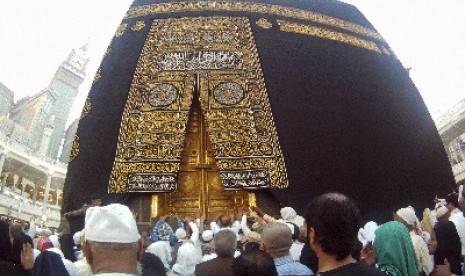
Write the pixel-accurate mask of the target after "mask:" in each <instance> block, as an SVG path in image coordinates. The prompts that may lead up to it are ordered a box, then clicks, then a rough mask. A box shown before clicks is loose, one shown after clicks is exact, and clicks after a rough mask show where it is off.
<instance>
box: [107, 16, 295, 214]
mask: <svg viewBox="0 0 465 276" xmlns="http://www.w3.org/2000/svg"><path fill="white" fill-rule="evenodd" d="M194 95H195V96H194ZM196 105H198V107H196V108H198V110H196V109H191V108H193V107H194V106H196ZM196 112H197V113H201V114H200V115H198V116H201V117H202V118H203V119H202V120H200V121H199V122H197V121H196V120H194V119H192V118H191V119H189V120H190V121H192V120H193V121H194V123H193V124H194V125H195V124H202V127H201V128H198V127H193V128H192V130H191V131H193V132H194V133H195V131H197V130H196V129H201V130H202V131H201V132H202V133H204V134H202V135H204V136H205V137H208V139H207V140H208V141H209V142H208V143H209V145H210V143H211V146H208V147H207V146H206V144H204V143H201V144H200V145H201V146H199V145H197V144H196V143H200V142H196V141H197V140H196V139H194V138H192V137H191V136H192V135H194V134H193V133H190V132H186V128H187V121H188V118H190V117H189V116H192V114H193V113H196ZM195 135H197V134H195ZM202 137H203V136H202ZM201 140H202V139H201ZM202 141H203V140H202ZM210 141H211V142H210ZM187 149H189V150H187ZM186 150H187V151H186ZM203 151H205V152H206V156H205V157H204V159H199V154H200V153H201V152H203ZM183 152H184V153H183ZM181 155H182V158H181ZM202 160H203V161H202ZM213 164H214V165H213ZM190 166H191V167H192V168H191V167H190ZM205 166H206V167H205ZM193 168H195V169H193ZM199 179H200V182H201V183H204V182H205V181H207V182H206V183H208V185H207V186H205V187H206V188H205V190H202V189H198V188H195V189H194V188H192V187H197V186H196V185H197V184H196V185H194V184H193V183H198V181H199ZM181 183H183V185H181ZM189 183H190V184H189ZM221 184H222V185H221ZM287 185H288V181H287V175H286V169H285V165H284V160H283V157H282V153H281V150H280V148H279V143H278V137H277V132H276V128H275V125H274V121H273V117H272V114H271V107H270V104H269V100H268V97H267V94H266V89H265V84H264V79H263V74H262V71H261V68H260V62H259V59H258V55H257V49H256V47H255V43H254V40H253V36H252V33H251V29H250V23H249V21H248V19H247V18H230V17H199V18H180V19H159V20H154V21H153V24H152V27H151V29H150V33H149V35H148V37H147V39H146V42H145V44H144V48H143V50H142V54H141V56H140V58H139V61H138V64H137V67H136V70H135V75H134V78H133V83H132V84H131V88H130V92H129V97H128V100H127V102H126V106H125V109H124V112H123V118H122V123H121V130H120V136H119V138H118V145H117V152H116V158H115V163H114V166H113V170H112V173H111V177H110V183H109V191H110V192H117V193H120V192H127V191H130V192H131V191H132V192H135V191H157V192H172V191H177V192H178V193H180V194H182V196H181V197H179V198H183V200H184V202H182V203H179V205H176V206H177V207H176V208H191V207H193V206H199V204H200V205H201V204H202V202H205V201H208V202H210V201H211V206H206V207H205V208H204V209H202V212H203V213H204V212H207V213H209V212H210V211H212V210H215V208H217V209H222V208H226V207H228V208H230V207H231V206H238V205H237V202H247V201H248V195H244V196H243V195H240V196H238V194H239V193H237V192H232V193H233V194H234V196H231V195H228V196H226V197H224V194H223V190H224V189H225V188H226V189H238V190H239V189H250V188H252V189H253V188H262V187H275V188H283V187H287ZM192 189H194V190H192ZM197 192H200V194H198V195H197V194H196V193H197ZM216 192H218V193H219V194H221V196H219V194H218V195H217V196H215V198H217V199H215V200H218V201H215V200H213V198H209V196H211V195H214V194H215V193H216ZM171 197H173V198H171ZM190 197H191V198H190ZM176 198H178V197H177V196H176V195H175V194H173V195H172V196H171V195H170V196H164V197H160V200H159V202H162V203H163V204H167V206H171V205H170V204H171V203H170V202H171V201H172V200H174V199H176ZM218 198H220V199H218ZM199 202H200V203H199ZM221 202H223V203H221ZM228 202H229V203H228ZM221 204H223V205H221ZM225 204H226V205H225ZM184 205H185V206H184ZM183 206H184V207H183ZM169 208H171V209H172V208H175V207H169ZM202 208H203V207H202ZM208 208H210V209H208ZM207 209H208V210H207ZM160 210H161V209H160Z"/></svg>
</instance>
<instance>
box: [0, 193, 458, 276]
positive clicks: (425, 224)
mask: <svg viewBox="0 0 465 276" xmlns="http://www.w3.org/2000/svg"><path fill="white" fill-rule="evenodd" d="M462 192H463V191H462V190H460V191H459V193H450V194H447V196H445V198H444V199H436V204H435V206H434V208H432V209H425V210H424V212H423V219H422V220H421V221H420V220H419V218H418V217H417V215H416V213H415V210H414V209H413V208H412V207H411V206H408V207H401V208H399V209H398V210H395V211H394V212H393V218H392V221H388V222H385V223H382V224H380V225H378V224H377V223H376V222H373V221H371V222H368V223H366V224H365V225H364V226H363V227H362V225H361V221H360V210H359V209H358V208H357V205H356V203H355V202H354V201H353V200H352V199H350V198H349V197H347V196H345V195H343V194H340V193H327V194H323V195H320V196H317V197H315V198H313V199H312V200H311V201H310V202H309V203H308V206H307V209H306V211H305V213H304V216H300V215H298V214H297V212H296V211H295V210H294V209H293V208H291V207H283V208H282V209H281V210H280V215H281V217H279V218H274V217H272V216H270V215H268V214H266V213H265V212H264V211H262V210H261V209H260V208H258V207H252V208H250V210H247V211H246V212H244V213H243V214H241V215H239V216H236V217H234V216H231V215H228V214H219V215H218V216H217V217H215V218H212V219H211V220H206V219H205V218H201V217H200V216H196V217H185V218H180V217H179V216H177V215H175V216H159V217H158V218H157V219H156V220H155V221H154V224H153V225H152V226H151V227H150V229H142V230H140V228H139V227H138V225H137V223H136V220H135V218H134V214H133V213H132V212H131V210H130V209H129V208H128V207H127V206H124V205H121V204H109V205H106V206H100V204H101V202H98V204H91V205H89V206H87V207H86V208H85V210H84V211H85V212H84V215H85V226H84V229H82V230H81V231H78V232H76V233H74V235H73V236H72V237H71V239H72V240H73V241H74V247H73V249H72V252H73V258H68V257H67V256H65V254H64V253H63V252H64V251H65V249H64V248H63V247H64V246H63V245H61V244H60V241H63V240H64V236H65V234H63V235H60V236H59V235H56V234H52V233H50V232H47V231H37V228H36V226H35V225H34V221H31V222H29V223H20V222H6V221H4V220H1V221H0V238H1V240H0V258H1V261H2V263H1V265H0V269H1V270H0V273H3V274H2V275H31V274H32V275H85V276H87V275H94V274H99V273H110V272H111V273H124V274H125V275H219V274H222V275H245V276H247V275H254V276H259V275H312V274H313V273H314V272H318V273H319V274H320V275H325V273H329V272H331V273H333V274H330V275H386V274H388V275H430V273H431V275H451V274H448V273H455V274H461V273H462V267H461V263H460V262H461V261H462V260H463V256H464V255H465V254H464V253H465V236H464V235H465V232H464V231H465V218H464V216H463V213H462V211H461V208H462V206H464V201H465V200H464V196H463V195H462V194H461V193H462ZM31 233H32V234H31ZM5 273H9V274H5ZM338 273H339V274H338ZM351 273H352V274H351ZM377 273H381V274H377Z"/></svg>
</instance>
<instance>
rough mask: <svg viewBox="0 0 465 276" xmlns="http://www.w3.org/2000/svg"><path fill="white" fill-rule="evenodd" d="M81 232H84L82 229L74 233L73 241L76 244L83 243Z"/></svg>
mask: <svg viewBox="0 0 465 276" xmlns="http://www.w3.org/2000/svg"><path fill="white" fill-rule="evenodd" d="M81 234H82V231H77V232H76V233H74V235H73V241H74V244H75V245H80V244H81Z"/></svg>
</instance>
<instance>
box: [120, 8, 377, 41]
mask: <svg viewBox="0 0 465 276" xmlns="http://www.w3.org/2000/svg"><path fill="white" fill-rule="evenodd" d="M192 11H234V12H253V13H262V14H270V15H277V16H283V17H289V18H294V19H301V20H309V21H312V22H315V23H319V24H324V25H328V26H331V27H336V28H340V29H343V30H346V31H349V32H352V33H356V34H361V35H364V36H368V37H370V38H373V39H376V40H378V41H381V42H385V40H384V39H383V38H382V37H381V35H380V34H379V33H378V32H376V31H374V30H372V29H369V28H366V27H363V26H361V25H358V24H355V23H352V22H348V21H345V20H342V19H339V18H335V17H331V16H328V15H324V14H321V13H316V12H312V11H307V10H301V9H297V8H290V7H285V6H280V5H271V4H259V3H248V2H224V1H211V2H210V1H208V2H207V1H205V2H202V1H196V2H177V3H161V4H151V5H144V6H139V7H136V8H132V9H130V10H129V11H128V12H127V13H126V15H125V18H136V17H141V16H148V15H155V14H160V13H176V12H192Z"/></svg>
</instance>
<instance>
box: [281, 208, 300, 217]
mask: <svg viewBox="0 0 465 276" xmlns="http://www.w3.org/2000/svg"><path fill="white" fill-rule="evenodd" d="M279 212H280V213H281V217H282V218H283V219H285V220H292V219H293V218H294V217H295V216H296V215H297V213H296V212H295V210H294V209H293V208H292V207H284V208H281V210H280V211H279Z"/></svg>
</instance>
